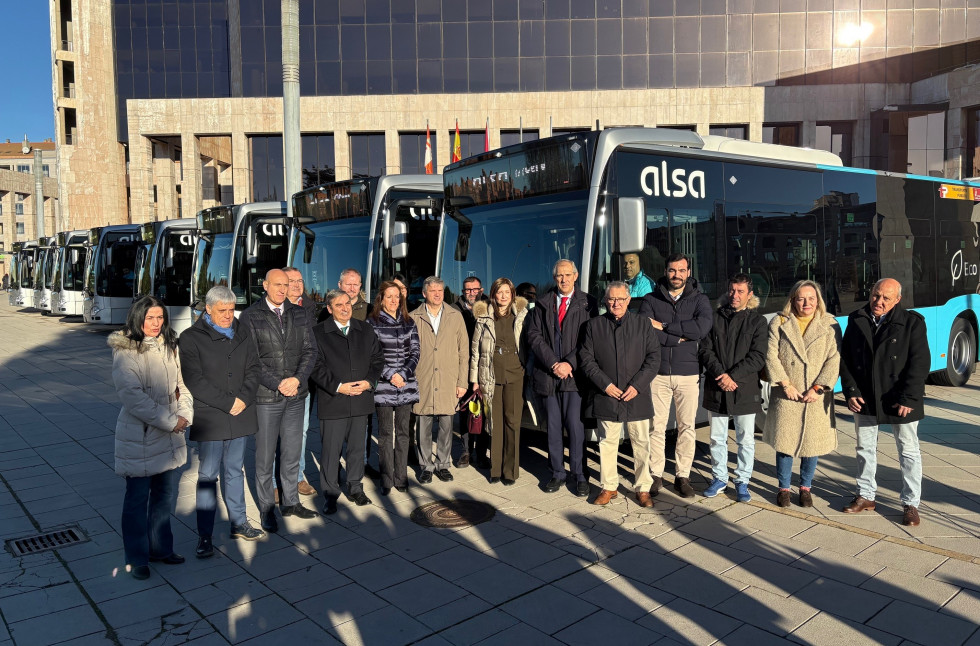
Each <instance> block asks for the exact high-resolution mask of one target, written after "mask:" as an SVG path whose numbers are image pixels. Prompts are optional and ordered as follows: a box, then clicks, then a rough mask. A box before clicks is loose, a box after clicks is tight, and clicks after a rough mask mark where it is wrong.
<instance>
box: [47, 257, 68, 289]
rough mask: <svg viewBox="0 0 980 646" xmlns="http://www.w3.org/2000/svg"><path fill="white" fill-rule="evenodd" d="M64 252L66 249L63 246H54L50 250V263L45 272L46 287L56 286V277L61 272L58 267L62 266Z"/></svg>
mask: <svg viewBox="0 0 980 646" xmlns="http://www.w3.org/2000/svg"><path fill="white" fill-rule="evenodd" d="M63 253H64V249H62V248H61V247H53V248H52V249H51V250H50V251H48V264H47V267H46V269H45V272H44V289H51V288H52V287H53V286H54V279H55V276H57V275H58V273H59V272H58V269H59V267H60V266H61V256H62V254H63Z"/></svg>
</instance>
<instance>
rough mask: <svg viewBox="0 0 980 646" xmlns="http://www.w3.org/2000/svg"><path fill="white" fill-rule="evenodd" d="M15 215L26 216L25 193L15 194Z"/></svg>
mask: <svg viewBox="0 0 980 646" xmlns="http://www.w3.org/2000/svg"><path fill="white" fill-rule="evenodd" d="M14 215H24V194H23V193H14Z"/></svg>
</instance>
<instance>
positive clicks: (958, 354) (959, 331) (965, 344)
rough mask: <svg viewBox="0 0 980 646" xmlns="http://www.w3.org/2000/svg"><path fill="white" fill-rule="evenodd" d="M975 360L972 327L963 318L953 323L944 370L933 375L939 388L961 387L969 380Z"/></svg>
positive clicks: (975, 343) (975, 344)
mask: <svg viewBox="0 0 980 646" xmlns="http://www.w3.org/2000/svg"><path fill="white" fill-rule="evenodd" d="M976 360H977V338H976V336H975V335H974V333H973V327H972V326H971V325H970V324H969V323H968V322H967V321H966V319H964V318H957V319H956V320H954V321H953V329H951V330H950V331H949V349H948V350H947V351H946V369H945V370H940V371H939V372H936V373H934V377H935V381H936V383H937V384H939V385H941V386H962V385H964V384H965V383H966V382H967V381H969V380H970V375H972V374H973V369H974V367H975V366H976Z"/></svg>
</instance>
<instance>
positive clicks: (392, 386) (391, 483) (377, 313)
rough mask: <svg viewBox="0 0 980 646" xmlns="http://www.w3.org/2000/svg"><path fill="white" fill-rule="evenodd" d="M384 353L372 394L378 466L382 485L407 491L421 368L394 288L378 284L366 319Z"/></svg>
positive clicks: (411, 327)
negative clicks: (412, 422)
mask: <svg viewBox="0 0 980 646" xmlns="http://www.w3.org/2000/svg"><path fill="white" fill-rule="evenodd" d="M368 323H370V324H371V327H373V328H374V331H375V333H376V334H377V335H378V340H380V341H381V349H382V350H383V351H384V357H385V365H384V369H383V370H382V371H381V380H380V381H379V382H378V387H377V388H376V389H375V391H374V405H375V411H376V412H377V415H378V462H379V464H380V466H381V487H382V489H390V488H391V487H394V488H395V489H396V490H398V491H402V492H404V491H407V490H408V443H409V426H410V424H409V422H410V418H411V413H412V404H414V403H415V402H417V401H418V400H419V387H418V382H417V381H416V380H415V368H416V367H417V366H418V364H419V333H418V329H417V328H416V327H415V322H414V321H413V320H412V318H411V317H410V316H409V315H408V307H407V305H406V304H405V297H404V296H403V295H402V292H401V290H400V289H399V287H398V285H396V284H395V283H393V282H391V281H385V282H383V283H381V286H380V287H379V288H378V295H377V296H376V297H375V299H374V308H373V309H372V310H371V315H370V316H369V317H368Z"/></svg>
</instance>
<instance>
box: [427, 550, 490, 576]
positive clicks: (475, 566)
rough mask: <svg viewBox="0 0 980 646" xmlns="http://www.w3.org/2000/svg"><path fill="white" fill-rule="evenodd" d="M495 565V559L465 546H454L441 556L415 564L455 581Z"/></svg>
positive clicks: (436, 555)
mask: <svg viewBox="0 0 980 646" xmlns="http://www.w3.org/2000/svg"><path fill="white" fill-rule="evenodd" d="M495 563H497V559H495V558H493V557H491V556H489V555H487V554H485V553H483V552H480V551H478V550H475V549H473V548H470V547H466V546H465V545H458V544H457V545H456V546H455V547H452V548H450V549H447V550H446V551H444V552H442V553H441V554H434V555H433V556H430V557H428V558H424V559H421V560H419V561H417V562H416V565H419V566H421V567H423V568H425V569H426V570H429V571H430V572H432V573H434V574H437V575H438V576H440V577H442V578H444V579H447V580H449V581H456V580H459V579H462V578H463V577H465V576H468V575H470V574H472V573H473V572H476V571H478V570H482V569H484V568H488V567H490V566H491V565H493V564H495Z"/></svg>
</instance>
